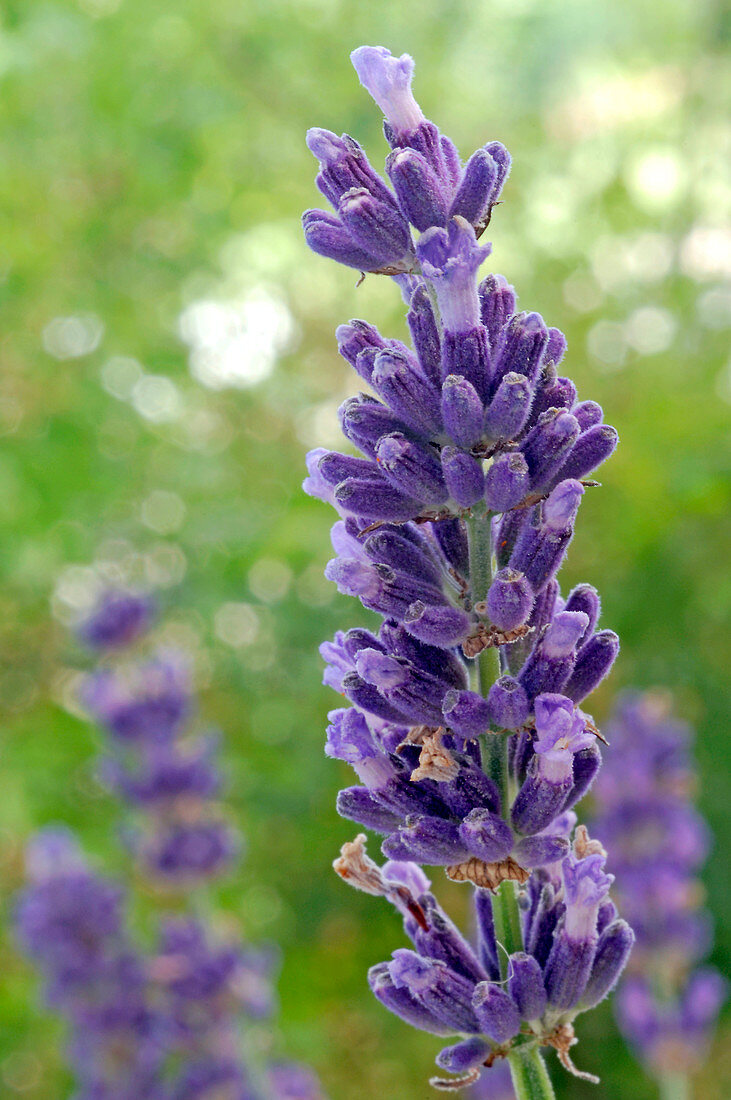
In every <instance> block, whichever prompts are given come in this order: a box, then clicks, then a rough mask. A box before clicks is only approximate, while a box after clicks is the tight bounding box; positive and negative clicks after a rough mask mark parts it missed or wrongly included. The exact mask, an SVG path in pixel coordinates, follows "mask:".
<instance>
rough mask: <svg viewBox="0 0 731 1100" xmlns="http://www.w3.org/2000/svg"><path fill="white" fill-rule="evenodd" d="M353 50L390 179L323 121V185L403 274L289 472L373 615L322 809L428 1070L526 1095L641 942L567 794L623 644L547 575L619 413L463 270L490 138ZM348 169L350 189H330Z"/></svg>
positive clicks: (558, 350)
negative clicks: (371, 916) (546, 1054)
mask: <svg viewBox="0 0 731 1100" xmlns="http://www.w3.org/2000/svg"><path fill="white" fill-rule="evenodd" d="M353 64H354V65H355V68H356V71H357V73H358V76H359V77H360V79H361V82H362V83H363V84H364V85H365V87H366V88H367V89H368V91H369V92H370V93H371V95H372V96H373V98H374V99H375V100H376V102H377V104H378V105H379V106H380V107H381V108H382V110H383V112H384V114H385V115H386V124H385V127H384V130H385V135H386V140H387V141H388V143H389V145H390V147H391V152H390V153H389V154H388V157H387V160H386V171H387V173H388V175H389V177H390V179H391V182H392V184H393V187H394V192H395V197H394V192H387V195H386V196H384V193H383V190H382V188H381V185H380V184H379V183H377V182H376V181H375V180H374V179H373V177H372V175H371V173H372V171H373V170H372V169H371V168H370V166H368V168H367V169H366V167H365V164H366V163H367V162H365V159H364V158H365V154H363V152H362V150H360V147H359V146H357V144H356V143H355V142H354V141H353V139H352V138H349V137H348V136H347V135H343V137H342V138H337V139H336V138H335V137H334V135H330V134H327V133H325V132H324V131H317V130H315V131H311V132H310V133H311V137H310V145H311V147H312V148H313V149H314V150H315V151H316V152H317V155H318V159H320V163H321V172H320V176H319V177H318V181H317V182H318V186H320V188H321V189H322V190H324V191H325V193H326V194H327V195H328V198H330V199H331V201H334V204H337V208H338V213H339V216H340V217H341V218H342V219H343V229H345V228H346V226H347V232H348V234H349V235H350V240H351V241H352V243H353V247H355V248H356V249H360V250H362V251H365V252H367V253H368V254H369V255H370V256H372V257H374V258H375V257H376V256H380V261H379V262H380V263H381V265H382V266H380V267H379V266H378V265H377V263H376V261H375V259H374V262H373V263H372V264H370V266H364V267H363V270H364V271H373V272H374V273H376V274H381V275H386V276H392V277H393V278H394V279H395V280H396V281H397V282H398V285H399V287H400V289H401V290H402V293H403V294H404V296H405V298H406V301H407V306H408V316H407V321H408V326H409V330H410V333H411V337H412V341H413V346H412V347H408V346H407V345H405V344H402V343H400V342H399V341H395V340H386V339H384V337H383V336H381V334H380V333H378V332H377V331H376V330H375V329H374V328H373V327H372V326H370V325H368V324H367V323H366V322H364V321H352V322H350V324H348V325H345V326H340V328H338V343H339V347H340V350H341V352H342V355H343V358H344V359H345V360H346V361H347V362H348V363H349V364H350V365H351V366H352V367H353V368H354V369H355V371H356V374H357V375H358V376H359V378H361V379H365V380H366V381H367V382H368V383H369V384H370V386H371V388H372V390H373V391H374V393H375V395H376V396H369V395H366V394H360V396H359V397H356V398H352V399H350V400H348V401H346V402H345V404H344V405H343V406H342V407H341V410H340V418H341V424H342V427H343V432H344V434H345V436H346V438H347V439H348V440H349V442H351V443H352V444H354V445H355V447H357V449H358V450H359V451H360V453H361V454H360V456H359V457H354V456H352V455H345V454H342V455H341V454H336V453H332V452H329V453H328V452H324V451H320V450H316V451H313V452H311V454H310V456H308V469H309V474H310V476H309V478H308V479H307V480H306V482H305V489H306V491H307V492H308V493H309V494H310V495H312V496H314V497H316V498H318V499H320V500H323V501H326V502H328V503H330V504H332V505H334V507H335V509H336V511H338V512H339V514H340V518H339V519H338V521H337V522H336V524H335V527H334V529H333V546H334V548H335V553H336V555H337V556H336V558H335V559H334V560H333V561H331V562H329V563H328V566H327V569H326V575H327V576H328V577H329V579H331V580H333V581H334V582H335V583H336V584H337V586H338V588H339V590H340V591H341V592H344V593H347V594H349V595H353V596H355V597H357V598H358V599H359V600H360V602H361V603H362V604H363V606H364V607H366V608H367V609H369V610H370V611H375V612H376V613H377V614H378V615H379V616H380V617H381V623H380V626H379V627H377V628H375V627H374V628H373V630H372V631H366V630H363V629H360V628H356V629H354V630H349V631H347V633H344V634H343V633H338V634H337V635H336V637H335V639H334V641H333V642H330V643H327V644H326V645H325V646H323V647H322V650H321V652H322V654H323V657H324V658H325V660H326V662H327V665H328V667H327V670H326V672H325V682H326V683H327V684H328V685H330V686H331V687H333V688H334V689H335V690H337V691H339V692H340V693H341V694H343V695H345V697H346V699H348V700H349V701H350V703H351V704H352V706H351V709H349V710H347V709H346V710H339V711H334V712H332V713H331V715H330V723H331V724H330V727H329V729H328V741H327V752H328V754H329V755H331V756H335V757H337V758H338V759H341V760H345V761H347V762H348V763H350V764H351V766H352V767H353V769H354V771H355V773H356V776H357V778H358V780H359V785H357V786H353V787H348V788H346V789H345V790H344V791H341V792H340V795H339V796H338V800H337V808H338V811H339V812H340V813H341V814H342V815H343V816H344V817H347V818H350V819H351V820H352V821H356V822H357V823H358V824H360V825H363V826H364V827H365V828H367V829H371V830H373V831H374V832H376V833H379V834H380V835H381V837H382V838H383V839H382V842H381V844H382V851H383V853H384V855H386V856H387V857H388V858H389V859H390V860H391V861H392V862H390V863H388V864H386V866H385V867H384V868H379V867H378V865H377V864H376V863H375V862H373V861H371V860H369V859H368V858H367V857H366V856H365V848H364V844H365V837H364V836H363V835H361V836H359V837H358V839H357V840H356V841H354V842H352V843H350V844H346V845H344V846H343V851H342V855H341V857H340V859H339V860H337V861H336V870H337V871H338V873H339V874H340V875H341V876H342V877H343V878H345V879H346V880H347V881H348V882H350V883H351V884H352V885H354V886H356V887H358V888H359V889H362V890H365V891H366V892H368V893H371V894H374V895H380V896H383V897H386V898H387V899H388V900H389V901H390V902H391V903H392V904H393V905H394V906H395V907H396V909H397V910H398V911H399V913H400V914H401V916H402V918H403V920H404V931H405V933H406V935H407V936H408V937H409V939H410V940H411V943H412V945H413V950H404V949H399V950H397V951H396V952H395V954H394V956H393V958H392V959H391V961H389V962H384V963H381V964H378V965H376V966H375V967H373V968H372V969H371V971H370V974H369V982H370V985H371V988H372V990H373V992H374V994H375V996H376V997H377V998H378V999H379V1000H380V1001H381V1002H382V1003H383V1005H384V1006H385V1007H386V1008H388V1009H389V1010H390V1011H391V1012H393V1013H394V1014H395V1015H396V1016H398V1017H399V1018H400V1019H401V1020H402V1021H404V1022H406V1023H408V1024H410V1025H411V1026H413V1027H417V1028H421V1029H422V1030H425V1031H428V1032H431V1033H432V1034H443V1035H452V1036H453V1037H454V1038H453V1041H452V1042H451V1043H450V1044H449V1045H448V1046H445V1048H444V1049H443V1050H442V1051H441V1053H440V1054H439V1055H438V1057H437V1063H438V1065H439V1066H440V1067H441V1068H442V1069H443V1070H446V1071H447V1072H451V1073H454V1074H456V1075H457V1076H456V1077H452V1078H450V1079H441V1078H434V1079H433V1080H432V1084H434V1085H435V1087H437V1088H444V1089H456V1088H459V1087H461V1086H463V1085H464V1086H467V1085H470V1086H475V1083H476V1082H478V1083H479V1078H480V1076H481V1074H482V1075H483V1076H484V1072H483V1071H485V1070H487V1066H488V1065H491V1064H492V1063H493V1062H495V1061H496V1060H499V1059H506V1060H507V1062H508V1063H509V1066H510V1074H511V1077H512V1080H513V1084H514V1087H515V1090H516V1092H517V1093H518V1095H520V1096H521V1097H529V1098H530V1100H539V1098H540V1100H549V1097H551V1096H552V1095H553V1093H552V1090H551V1085H550V1081H549V1079H548V1076H547V1072H546V1069H545V1066H544V1064H543V1061H542V1057H541V1053H540V1048H541V1047H542V1046H551V1047H554V1048H556V1049H557V1050H558V1053H559V1057H560V1060H561V1062H562V1064H563V1065H564V1067H565V1068H567V1069H568V1070H570V1071H571V1072H577V1071H575V1069H574V1067H573V1063H572V1062H571V1059H570V1056H569V1049H570V1047H571V1046H572V1045H573V1043H574V1042H575V1035H574V1031H573V1021H574V1020H575V1018H576V1017H577V1016H578V1015H579V1014H580V1013H581V1012H583V1011H585V1010H587V1009H588V1008H590V1007H591V1006H592V1005H593V1004H595V1003H597V1001H598V1000H601V998H602V997H603V996H604V995H605V994H606V992H607V991H608V990H609V989H610V988H611V986H612V985H613V984H614V982H615V981H616V980H617V978H618V977H619V973H620V971H621V969H622V967H623V965H624V963H625V962H626V959H627V954H628V951H629V947H630V946H631V942H632V933H631V931H630V930H629V927H628V926H627V925H626V923H625V922H623V921H622V920H621V918H618V917H617V913H616V910H615V909H614V907H613V905H612V903H611V902H610V901H609V900H608V899H607V898H606V891H607V889H608V887H609V884H610V882H611V877H610V876H608V875H607V874H606V873H605V872H604V870H603V867H604V855H603V854H602V851H601V850H600V849H599V848H597V846H596V845H594V843H593V842H591V841H589V839H588V837H587V836H586V834H585V831H584V830H583V828H582V827H581V826H577V819H576V814H575V813H574V812H573V810H572V807H573V806H574V805H576V804H577V803H578V802H579V800H580V799H581V797H582V796H583V794H584V793H585V792H586V791H587V790H588V789H589V787H590V786H591V784H592V782H593V780H594V777H595V775H596V773H597V771H598V769H599V765H600V763H601V755H600V751H599V748H598V746H597V733H598V731H597V729H596V727H595V726H594V724H593V721H592V719H591V717H590V716H589V715H588V714H586V713H584V712H583V711H580V710H578V709H577V703H578V702H581V703H582V704H583V702H584V700H585V699H586V698H587V696H589V694H590V693H591V691H592V690H593V688H594V687H595V686H596V685H597V684H598V683H599V682H600V681H601V680H602V678H603V677H604V676H605V675H606V674H607V673H608V671H609V669H610V667H611V664H612V662H613V660H614V658H615V656H616V654H617V649H618V643H617V639H616V635H614V634H613V633H612V632H611V631H606V630H604V631H597V623H598V618H599V598H598V596H597V594H596V592H595V591H594V589H593V588H591V586H589V585H583V586H579V587H578V588H576V589H574V591H573V592H572V593H571V595H570V596H569V598H568V600H564V599H563V598H562V596H561V593H560V589H559V584H558V580H557V573H558V571H559V568H560V566H561V564H562V562H563V560H564V558H565V556H566V553H567V551H568V548H569V545H570V543H571V540H572V538H573V533H574V527H575V525H576V522H577V517H578V511H579V504H580V501H581V498H582V496H583V493H584V489H585V485H584V484H583V483H582V481H581V480H580V479H581V478H582V477H583V475H584V473H585V472H586V471H587V470H590V469H592V468H593V465H594V464H595V463H597V462H599V461H601V459H602V458H603V457H606V456H607V455H608V454H609V453H610V451H611V450H612V449H613V442H614V440H615V433H614V432H613V430H612V429H608V428H607V427H606V426H604V425H602V424H601V419H602V416H601V409H600V408H599V406H598V405H596V404H595V403H593V402H586V401H584V402H582V403H580V404H579V403H577V393H576V387H575V386H574V384H573V383H572V382H571V380H570V379H569V378H565V377H558V374H557V366H558V364H559V362H561V360H562V358H563V355H564V353H565V351H566V341H565V338H564V337H563V335H562V333H560V332H559V331H558V329H554V328H549V327H548V326H547V325H546V323H545V322H544V320H543V318H542V317H540V316H539V315H538V314H537V313H530V312H516V308H517V307H516V298H515V293H514V291H513V289H512V287H509V286H508V284H507V282H506V280H505V279H504V278H503V277H502V276H499V275H488V276H487V278H486V279H484V280H483V281H482V282H480V281H479V268H480V266H481V265H482V264H483V262H484V261H485V260H486V259H487V258H488V256H489V255H490V253H491V245H489V244H482V243H480V242H479V238H480V236H481V234H482V232H483V231H484V229H485V228H486V225H487V223H488V221H489V220H490V217H491V214H492V212H493V210H494V208H495V204H496V202H497V199H498V197H499V195H500V192H501V188H502V186H503V184H504V182H505V180H506V178H507V174H508V169H509V166H510V156H509V154H508V153H507V150H505V149H504V148H503V146H502V145H500V144H499V142H488V143H487V144H485V145H484V146H483V148H482V149H479V150H478V151H477V152H476V153H475V154H473V156H472V157H470V158H469V159H468V160H467V163H466V165H465V166H464V167H462V162H461V161H460V158H459V155H458V153H457V150H456V149H455V147H454V145H453V143H452V142H451V141H450V140H449V139H448V138H446V137H444V136H443V135H441V134H440V133H439V130H438V129H437V127H436V126H435V125H434V123H433V122H430V121H429V120H428V119H426V118H425V117H424V115H423V114H422V112H421V110H420V109H419V107H418V105H417V104H416V102H415V100H414V98H413V95H412V93H411V79H412V74H413V67H414V66H413V62H412V60H411V58H410V57H408V56H407V55H404V56H403V57H401V58H394V57H392V56H391V54H390V53H389V51H388V50H386V49H384V48H382V47H371V46H364V47H361V48H360V49H358V50H356V51H355V52H354V54H353ZM356 151H357V152H356ZM356 172H360V173H361V174H362V179H361V180H360V181H359V182H358V185H357V188H356V191H355V192H353V191H352V190H345V191H343V186H344V184H345V183H346V182H348V180H349V179H350V177H351V176H354V175H355V173H356ZM348 174H349V175H348ZM346 177H347V178H346ZM384 186H385V184H384ZM356 193H357V195H358V203H359V204H360V203H362V204H363V205H364V208H365V207H367V212H368V219H366V218H365V217H364V218H363V219H361V221H360V222H358V223H357V224H356V222H355V221H354V220H353V218H352V216H351V213H350V212H349V207H348V208H347V209H346V208H345V207H344V203H345V204H346V206H347V204H348V203H350V201H351V199H353V196H354V195H355V194H356ZM348 195H350V196H351V198H350V199H349V198H348ZM388 196H390V198H389V197H388ZM387 210H388V213H386V211H387ZM312 217H314V218H315V220H316V221H317V219H318V218H321V216H320V215H319V214H317V215H312ZM329 217H330V215H327V216H326V218H329ZM399 218H401V219H403V221H404V222H405V223H406V222H407V223H408V224H409V226H410V227H411V229H410V230H409V234H410V235H413V236H414V239H415V240H416V244H415V247H414V249H413V252H412V251H411V250H410V248H409V247H408V241H407V234H406V233H405V232H404V230H403V226H402V225H401V223H400V222H399ZM379 219H381V220H380V221H379ZM317 224H318V225H319V226H320V227H321V228H320V229H318V233H319V234H320V237H318V238H317V239H316V240H312V239H311V237H312V230H311V229H310V226H309V221H308V222H307V224H306V232H307V236H308V239H310V243H311V244H312V245H313V248H314V250H315V251H319V252H325V253H327V249H326V248H325V247H324V246H323V241H325V244H327V240H325V238H327V239H328V240H329V241H330V246H331V248H330V255H332V257H333V258H334V259H336V260H339V261H340V262H344V263H346V264H347V263H351V264H352V263H353V262H354V260H353V253H352V251H351V252H348V247H350V246H348V241H347V239H345V238H343V236H342V232H341V229H340V228H339V226H340V224H341V223H340V222H338V224H337V225H333V224H331V223H330V222H328V221H322V220H320V221H319V222H317ZM414 231H416V232H415V233H414ZM346 246H347V247H346ZM383 249H386V251H382V250H383ZM388 250H390V251H388ZM397 256H398V261H399V262H398V264H394V263H393V260H394V259H395V258H396V257H397ZM407 264H411V267H410V269H409V274H408V276H407V277H404V276H403V274H402V273H403V271H404V270H405V265H407ZM610 443H611V446H610ZM600 444H601V445H600ZM493 560H496V561H497V571H496V572H495V573H493V568H494V567H493ZM393 861H395V862H393ZM419 864H425V865H427V866H437V867H439V866H441V867H444V868H445V872H446V874H447V876H448V877H449V878H450V879H451V880H452V881H454V882H463V883H468V884H469V887H470V888H471V889H473V890H474V898H475V908H476V911H477V926H478V942H477V943H476V944H474V945H472V944H470V943H469V942H468V941H467V940H466V939H465V937H463V936H462V934H461V933H460V932H459V930H458V929H457V928H456V927H455V926H454V925H453V924H452V922H451V921H450V920H449V918H448V916H447V915H446V913H444V912H443V911H442V910H441V908H440V907H439V904H438V902H437V900H436V898H435V897H434V895H433V894H432V892H431V890H430V887H429V885H428V883H426V882H425V881H424V880H423V876H422V877H421V879H420V877H419V871H418V865H419ZM394 866H399V867H400V868H401V871H400V872H399V874H398V876H397V878H398V881H397V882H394V881H392V880H391V879H390V878H389V876H390V875H391V873H392V869H393V868H394ZM405 867H408V868H410V870H408V871H404V868H405ZM389 869H391V870H389ZM498 944H499V945H500V946H498ZM503 949H504V950H503ZM507 956H509V957H510V960H514V961H515V967H514V973H513V974H512V979H511V977H510V976H509V974H508V968H509V965H511V963H510V961H509V960H508V958H507ZM487 1076H488V1077H489V1078H490V1079H491V1080H493V1081H496V1082H497V1081H499V1079H500V1073H499V1072H496V1073H493V1071H492V1070H490V1071H489V1074H488V1075H487Z"/></svg>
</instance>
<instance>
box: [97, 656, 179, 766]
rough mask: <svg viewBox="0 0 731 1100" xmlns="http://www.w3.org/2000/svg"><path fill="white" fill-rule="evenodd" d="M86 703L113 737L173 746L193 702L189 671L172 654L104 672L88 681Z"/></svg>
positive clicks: (103, 670)
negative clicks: (170, 743) (118, 669)
mask: <svg viewBox="0 0 731 1100" xmlns="http://www.w3.org/2000/svg"><path fill="white" fill-rule="evenodd" d="M81 698H82V702H83V703H84V705H85V706H86V708H87V710H88V711H89V713H90V714H91V716H92V717H93V718H94V720H95V721H96V722H98V723H99V725H100V726H102V727H103V728H104V729H105V730H106V731H107V732H108V733H109V734H111V735H112V736H113V737H115V738H118V739H119V740H120V741H129V742H136V743H139V744H144V743H154V742H166V741H171V740H172V739H173V738H174V737H176V736H177V735H178V734H179V733H180V731H181V730H182V727H183V725H184V723H185V722H186V721H187V719H188V717H189V715H190V710H191V702H192V699H191V690H190V682H189V674H188V669H187V667H186V665H185V663H184V662H182V661H181V659H180V657H179V656H177V655H175V656H173V655H171V654H165V655H164V656H161V657H159V658H156V659H155V660H152V661H147V662H144V663H140V664H137V665H133V666H130V667H128V668H127V669H125V670H124V671H121V672H113V671H111V670H110V669H101V670H100V671H99V672H95V673H93V674H92V675H91V676H89V677H87V679H86V680H85V682H84V684H83V686H82V691H81Z"/></svg>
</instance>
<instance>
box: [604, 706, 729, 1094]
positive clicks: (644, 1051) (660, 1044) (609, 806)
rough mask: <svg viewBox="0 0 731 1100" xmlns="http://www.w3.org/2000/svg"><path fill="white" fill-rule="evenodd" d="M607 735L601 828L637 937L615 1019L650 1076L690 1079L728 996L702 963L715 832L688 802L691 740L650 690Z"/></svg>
mask: <svg viewBox="0 0 731 1100" xmlns="http://www.w3.org/2000/svg"><path fill="white" fill-rule="evenodd" d="M608 735H609V738H610V741H611V750H610V752H609V753H608V755H607V761H606V767H605V769H604V771H603V772H602V775H601V777H600V781H599V782H598V783H597V785H596V792H595V793H596V798H597V804H598V814H597V817H596V821H595V826H594V827H595V829H596V831H597V833H598V834H599V836H601V837H602V838H603V839H604V840H605V841H606V842H607V843H608V844H611V848H612V866H613V869H614V870H615V872H616V879H617V881H616V889H615V893H616V896H617V898H618V900H619V902H620V904H621V906H622V909H623V911H624V912H625V913H626V914H627V915H628V917H629V919H630V920H631V921H632V924H633V927H634V929H635V931H636V934H637V946H636V948H635V951H634V953H633V956H632V961H631V965H630V968H629V971H630V972H629V973H628V975H627V977H626V978H625V979H624V980H623V981H622V983H621V985H620V988H619V991H618V994H617V999H616V1003H615V1009H616V1016H617V1020H618V1023H619V1026H620V1028H621V1030H622V1032H623V1034H624V1036H625V1038H626V1039H627V1042H628V1043H629V1044H630V1045H631V1046H632V1048H633V1049H634V1050H635V1051H636V1053H637V1055H638V1057H639V1058H640V1060H641V1061H642V1062H643V1063H644V1065H645V1067H646V1068H647V1071H648V1073H650V1074H651V1075H652V1076H653V1077H656V1078H658V1079H659V1080H662V1079H665V1078H667V1079H672V1078H678V1077H679V1078H686V1077H687V1076H688V1075H689V1074H692V1073H693V1072H695V1070H697V1069H698V1067H699V1066H700V1065H701V1063H702V1062H703V1059H704V1057H705V1055H706V1052H707V1050H708V1045H709V1042H710V1037H711V1033H712V1030H713V1026H714V1023H715V1020H716V1016H717V1014H718V1011H719V1009H720V1007H721V1004H722V1002H723V1000H724V998H725V992H726V985H725V982H724V981H723V979H722V978H721V976H720V974H718V973H717V972H716V971H715V970H712V969H711V968H710V967H699V966H698V965H697V964H698V961H699V960H700V959H701V958H702V957H703V955H704V954H705V953H706V951H707V949H708V946H709V944H710V938H711V930H710V925H709V918H708V914H707V913H705V912H703V911H702V910H701V908H700V904H699V891H698V881H697V873H698V871H699V868H700V866H701V864H702V862H703V859H704V858H705V855H706V852H707V850H708V845H709V836H708V829H707V827H706V824H705V822H704V821H703V820H702V818H701V817H700V816H699V815H698V813H697V812H696V811H695V809H694V808H693V807H692V805H691V803H690V792H691V791H692V787H693V761H692V757H691V747H690V746H691V736H692V735H691V731H690V728H689V727H688V726H686V725H684V724H683V723H682V722H678V721H676V720H675V719H674V718H673V717H672V716H671V710H670V703H669V700H668V699H667V698H666V697H664V696H662V695H659V694H652V693H646V694H644V695H640V694H635V695H627V696H625V697H624V699H623V700H622V701H621V702H620V704H619V705H618V707H617V709H616V712H615V715H614V717H613V719H612V721H611V722H610V723H609V725H608Z"/></svg>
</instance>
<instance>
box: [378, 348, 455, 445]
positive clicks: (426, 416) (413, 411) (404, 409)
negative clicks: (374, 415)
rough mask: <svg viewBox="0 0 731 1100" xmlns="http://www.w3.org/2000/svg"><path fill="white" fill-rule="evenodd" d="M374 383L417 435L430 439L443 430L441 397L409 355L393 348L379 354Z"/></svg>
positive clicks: (385, 399)
mask: <svg viewBox="0 0 731 1100" xmlns="http://www.w3.org/2000/svg"><path fill="white" fill-rule="evenodd" d="M371 381H372V383H373V386H374V387H375V389H376V390H378V392H379V393H380V394H381V396H382V397H383V399H384V401H386V403H387V404H388V405H389V406H390V408H391V409H393V411H394V412H395V413H396V415H397V416H399V417H400V418H401V419H402V420H403V421H404V423H406V424H408V425H409V426H410V427H411V428H412V429H413V430H414V431H415V432H416V433H417V434H419V435H423V436H425V437H427V438H430V437H431V436H433V435H435V434H436V433H437V432H438V431H439V430H440V428H441V423H442V417H441V411H440V401H439V394H438V393H437V391H436V389H435V388H434V387H433V386H432V385H430V383H429V382H428V381H427V380H426V378H425V377H424V376H423V375H422V373H421V371H420V370H419V369H418V367H417V366H416V364H415V363H414V362H413V360H412V359H411V357H410V356H409V355H406V354H404V353H403V352H399V351H397V350H396V349H393V348H384V349H383V351H379V353H378V355H377V356H376V359H375V365H374V367H373V376H372V379H371Z"/></svg>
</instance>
